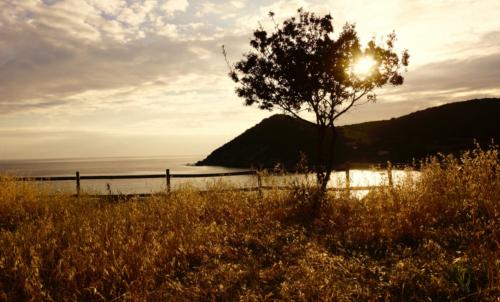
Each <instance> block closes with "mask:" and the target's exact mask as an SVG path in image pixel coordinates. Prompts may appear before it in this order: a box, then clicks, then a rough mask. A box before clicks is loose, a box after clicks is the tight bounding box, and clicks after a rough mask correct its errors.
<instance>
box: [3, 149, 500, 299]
mask: <svg viewBox="0 0 500 302" xmlns="http://www.w3.org/2000/svg"><path fill="white" fill-rule="evenodd" d="M420 171H421V175H420V177H419V178H418V179H412V178H411V177H409V178H408V179H407V180H405V181H404V182H403V183H402V184H400V185H398V186H396V187H394V188H393V189H392V190H391V189H389V188H379V189H376V190H373V191H372V192H370V193H369V194H368V195H367V196H366V197H365V198H363V199H362V200H359V199H355V198H353V197H349V196H347V195H346V194H336V195H333V194H331V195H328V196H327V200H326V201H325V202H324V203H323V207H322V208H321V211H320V215H319V216H316V217H315V216H314V215H311V211H310V205H311V199H312V198H313V196H314V190H313V189H312V188H309V187H307V186H306V185H304V184H300V183H295V187H294V189H293V190H291V191H285V190H278V189H276V190H269V191H266V192H265V193H264V194H263V195H262V196H261V195H259V194H258V193H257V192H238V191H234V192H228V191H226V190H222V189H225V188H226V185H224V184H223V183H220V184H217V185H214V186H212V187H211V188H210V190H209V191H207V192H204V193H200V192H197V191H195V190H192V189H189V188H185V189H183V190H180V191H176V192H174V193H172V194H170V195H168V196H166V195H157V196H152V197H150V198H147V199H141V200H135V201H134V200H132V201H121V202H120V201H118V202H116V201H115V202H109V201H103V200H96V199H92V198H90V197H85V196H83V197H80V198H78V199H77V198H75V197H72V196H70V195H63V194H61V195H49V194H48V193H47V192H46V191H45V190H43V189H40V188H39V187H38V186H36V185H34V184H32V183H28V182H16V181H13V180H12V179H11V178H8V177H4V178H2V179H1V181H0V301H190V300H195V301H200V300H208V301H210V300H218V301H228V300H229V301H234V300H236V301H238V300H241V301H262V300H270V301H275V300H285V301H290V300H298V301H499V297H500V160H499V154H498V149H497V148H496V147H491V148H489V149H487V150H481V149H480V148H477V149H475V150H473V151H471V152H467V153H465V154H463V155H462V156H461V157H460V158H454V157H452V156H446V157H445V156H441V157H437V158H432V159H429V160H427V161H425V163H424V164H423V165H422V166H421V170H420Z"/></svg>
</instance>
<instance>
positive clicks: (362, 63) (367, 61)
mask: <svg viewBox="0 0 500 302" xmlns="http://www.w3.org/2000/svg"><path fill="white" fill-rule="evenodd" d="M375 64H376V61H375V60H374V59H373V58H372V57H370V56H363V57H361V58H360V59H358V60H357V61H356V62H355V63H354V65H353V68H352V72H353V73H354V75H355V76H356V77H358V78H360V79H365V78H366V77H368V76H369V75H370V74H371V73H372V71H373V68H374V66H375Z"/></svg>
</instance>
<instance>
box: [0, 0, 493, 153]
mask: <svg viewBox="0 0 500 302" xmlns="http://www.w3.org/2000/svg"><path fill="white" fill-rule="evenodd" d="M300 7H303V8H304V9H306V10H310V11H314V12H316V13H318V14H323V13H331V14H332V16H333V18H334V23H335V26H336V28H338V29H340V28H341V26H342V25H343V24H344V23H345V22H351V23H356V26H357V29H358V31H359V34H360V36H361V38H362V40H363V41H365V42H366V41H368V40H369V39H371V38H372V37H375V38H376V39H383V38H384V37H385V36H386V35H387V34H389V33H391V32H392V31H395V32H396V35H397V37H398V41H397V44H396V45H397V47H399V48H400V50H402V49H404V48H408V49H409V51H410V55H411V59H410V66H409V68H408V72H407V73H406V82H405V85H403V86H402V87H398V88H393V87H387V88H384V89H383V90H379V91H377V94H378V101H377V103H376V104H369V105H365V106H363V107H359V108H357V109H356V110H355V111H353V112H350V113H349V114H347V115H345V117H344V118H343V119H342V120H341V123H342V124H348V123H356V122H362V121H369V120H380V119H387V118H391V117H395V116H399V115H403V114H407V113H410V112H412V111H415V110H418V109H422V108H426V107H430V106H435V105H439V104H444V103H446V102H452V101H461V100H467V99H472V98H479V97H492V96H493V97H494V96H500V18H499V17H498V12H500V1H498V0H481V1H472V0H404V1H403V0H399V1H398V0H387V1H385V0H384V1H382V0H381V1H373V0H371V1H365V0H363V1H354V0H332V1H324V0H323V1H319V0H318V1H316V0H309V1H299V0H294V1H249V0H233V1H190V0H142V1H140V0H106V1H104V0H60V1H58V0H44V1H38V0H22V1H19V0H2V1H0V159H4V158H46V157H51V158H57V157H92V156H129V155H130V156H149V155H175V154H182V155H191V154H199V155H201V156H203V155H205V154H206V153H208V152H210V151H211V150H212V149H214V148H215V147H218V146H219V145H220V144H222V143H224V142H226V141H228V140H230V139H231V138H233V137H234V136H236V135H238V134H239V133H241V132H242V131H244V130H245V129H247V128H249V127H251V126H253V125H254V124H256V123H258V122H259V121H260V120H261V119H262V118H264V117H267V116H269V115H271V114H273V113H271V112H264V111H260V110H258V109H256V108H252V107H244V106H243V101H242V100H240V99H238V98H237V97H236V95H235V94H234V84H233V83H232V82H231V80H230V79H229V78H228V77H227V72H228V70H227V66H226V63H225V61H224V58H223V56H222V54H221V51H220V46H221V44H225V45H226V48H227V50H228V52H229V57H230V59H231V60H233V61H237V60H238V59H239V58H241V55H242V54H243V53H244V52H245V51H248V50H250V46H249V44H248V42H249V39H250V37H251V33H252V30H253V29H255V28H256V27H257V26H259V22H260V23H261V24H263V26H264V27H266V26H269V25H270V23H269V20H268V18H267V13H268V12H269V11H270V10H272V11H274V12H275V13H276V18H278V20H280V19H284V18H287V17H290V16H292V15H293V14H294V13H295V12H296V10H297V9H298V8H300ZM276 113H278V112H276Z"/></svg>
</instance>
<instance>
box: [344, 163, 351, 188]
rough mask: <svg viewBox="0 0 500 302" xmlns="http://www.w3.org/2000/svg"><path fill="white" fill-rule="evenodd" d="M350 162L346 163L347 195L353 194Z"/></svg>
mask: <svg viewBox="0 0 500 302" xmlns="http://www.w3.org/2000/svg"><path fill="white" fill-rule="evenodd" d="M349 166H350V165H349V163H346V164H345V187H346V191H347V195H349V196H350V195H351V175H350V173H349V172H350V171H349V170H350V167H349Z"/></svg>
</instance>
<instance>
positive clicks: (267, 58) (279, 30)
mask: <svg viewBox="0 0 500 302" xmlns="http://www.w3.org/2000/svg"><path fill="white" fill-rule="evenodd" d="M269 16H270V18H271V19H272V21H273V23H274V24H275V28H274V31H273V32H272V33H268V32H267V31H266V30H264V28H263V27H262V26H260V27H259V28H258V29H257V30H255V31H254V33H253V36H254V37H253V39H252V40H251V41H250V45H251V46H252V50H251V51H250V52H248V53H247V54H245V55H244V57H243V59H242V60H241V61H239V62H237V63H236V64H234V65H232V64H230V63H229V61H228V65H229V68H230V76H231V78H232V79H233V80H234V81H235V82H236V83H237V88H236V93H237V94H238V96H240V97H242V98H244V99H245V104H246V105H253V104H256V105H257V106H258V107H259V108H261V109H265V110H273V109H275V108H280V109H282V110H283V111H284V112H285V113H288V114H290V115H292V116H294V117H297V118H301V119H302V117H301V113H302V112H304V111H306V112H311V113H313V114H314V116H315V119H316V125H317V129H318V163H319V164H318V165H316V167H315V172H316V176H317V182H318V186H319V187H320V188H321V192H324V191H325V190H326V185H327V183H328V181H329V179H330V174H331V171H332V169H333V158H334V154H333V153H334V146H335V141H336V139H337V131H336V129H335V121H336V120H337V119H338V118H339V117H340V116H341V115H343V114H344V113H346V112H347V111H349V110H350V109H351V108H353V106H355V105H357V104H361V103H365V102H369V101H375V94H373V90H374V89H375V88H377V87H381V86H384V85H385V84H387V83H390V84H392V85H401V84H403V76H402V75H401V70H402V68H403V67H404V66H407V65H408V59H409V55H408V52H407V51H406V50H405V51H404V52H403V53H402V54H401V56H398V54H396V53H395V52H394V50H393V47H394V41H395V39H396V36H395V34H394V33H392V34H390V35H389V36H388V38H387V40H386V41H385V43H384V45H381V46H380V45H377V44H376V43H375V41H374V40H371V41H370V42H369V43H368V45H367V46H366V47H365V48H362V47H361V45H360V41H359V38H358V34H357V32H356V29H355V26H354V25H353V24H348V23H347V24H346V25H344V27H343V29H342V31H341V32H340V33H339V34H338V36H337V37H334V35H333V32H334V29H333V25H332V17H331V15H329V14H328V15H325V16H322V17H321V16H316V15H315V14H314V13H311V12H306V11H304V10H302V9H299V10H298V17H292V18H289V19H287V20H285V21H284V22H283V24H281V25H279V24H277V23H276V22H275V21H274V18H273V17H274V13H273V12H270V13H269ZM222 51H223V54H224V56H225V57H226V61H227V54H226V51H225V49H224V46H223V50H222Z"/></svg>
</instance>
